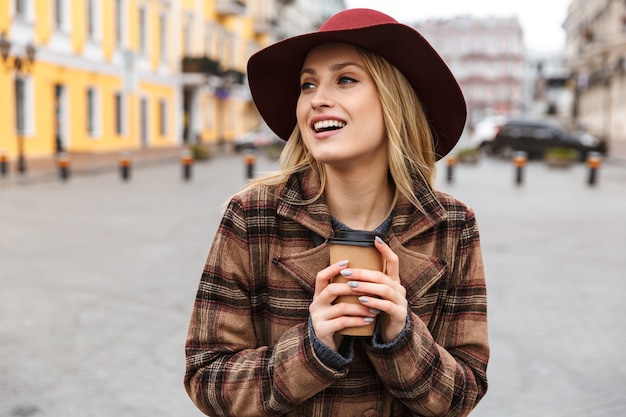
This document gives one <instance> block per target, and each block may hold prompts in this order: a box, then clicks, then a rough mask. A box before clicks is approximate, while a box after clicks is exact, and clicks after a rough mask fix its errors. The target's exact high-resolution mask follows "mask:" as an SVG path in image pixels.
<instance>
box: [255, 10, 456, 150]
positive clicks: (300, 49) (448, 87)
mask: <svg viewBox="0 0 626 417" xmlns="http://www.w3.org/2000/svg"><path fill="white" fill-rule="evenodd" d="M329 42H342V43H350V44H353V45H357V46H359V47H361V48H363V49H366V50H368V51H371V52H374V53H376V54H378V55H380V56H382V57H383V58H385V59H386V60H387V61H388V62H389V63H391V64H392V65H394V66H395V67H396V68H397V69H398V70H400V72H402V74H404V76H405V77H406V78H407V79H408V81H409V82H410V83H411V85H412V86H413V89H414V90H415V92H416V93H417V96H418V97H419V99H420V101H421V103H422V106H423V107H424V111H425V112H426V117H427V118H428V121H429V123H430V127H431V131H432V133H433V140H434V146H435V152H436V154H437V159H440V158H442V157H443V156H445V155H446V154H448V153H449V152H450V151H451V150H452V148H454V146H455V145H456V143H457V142H458V140H459V138H460V136H461V133H462V132H463V128H464V126H465V120H466V117H467V108H466V105H465V99H464V98H463V93H462V92H461V89H460V87H459V85H458V83H457V81H456V79H455V78H454V76H453V75H452V73H451V72H450V69H449V68H448V66H447V65H446V64H445V62H444V61H443V59H442V58H441V57H440V56H439V54H438V53H437V52H436V51H435V50H434V49H433V47H432V46H431V45H430V44H429V43H428V41H426V39H424V37H423V36H422V35H421V34H420V33H419V32H418V31H416V30H415V29H414V28H412V27H410V26H407V25H404V24H401V23H399V22H398V21H396V20H395V19H394V18H392V17H390V16H387V15H386V14H384V13H381V12H378V11H376V10H370V9H348V10H344V11H342V12H339V13H337V14H335V15H334V16H332V17H331V18H330V19H328V20H327V21H326V22H325V23H324V24H323V25H322V26H321V27H320V29H319V30H318V31H317V32H313V33H308V34H304V35H299V36H294V37H292V38H288V39H285V40H283V41H280V42H277V43H275V44H273V45H270V46H268V47H266V48H264V49H262V50H260V51H259V52H257V53H256V54H254V55H253V56H252V57H250V59H249V60H248V83H249V85H250V91H251V93H252V98H253V100H254V102H255V104H256V106H257V109H258V111H259V113H260V114H261V116H262V117H263V119H264V120H265V122H266V123H267V125H268V126H269V127H270V129H272V130H273V131H274V132H275V133H276V134H277V135H278V136H279V137H280V138H282V139H284V140H287V139H288V138H289V136H290V135H291V133H292V131H293V129H294V127H295V126H296V123H297V121H296V103H297V100H298V97H299V95H300V71H301V69H302V65H303V64H304V60H305V58H306V56H307V54H308V52H309V51H310V50H311V49H312V48H314V47H316V46H318V45H321V44H324V43H329Z"/></svg>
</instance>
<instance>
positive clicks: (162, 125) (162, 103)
mask: <svg viewBox="0 0 626 417" xmlns="http://www.w3.org/2000/svg"><path fill="white" fill-rule="evenodd" d="M159 134H160V135H161V136H167V101H166V100H165V99H161V100H159Z"/></svg>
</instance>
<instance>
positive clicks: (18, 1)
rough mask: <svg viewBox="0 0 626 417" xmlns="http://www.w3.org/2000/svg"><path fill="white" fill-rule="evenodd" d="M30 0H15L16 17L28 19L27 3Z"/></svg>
mask: <svg viewBox="0 0 626 417" xmlns="http://www.w3.org/2000/svg"><path fill="white" fill-rule="evenodd" d="M27 1H28V0H15V17H19V18H20V19H26V16H27V13H26V3H27Z"/></svg>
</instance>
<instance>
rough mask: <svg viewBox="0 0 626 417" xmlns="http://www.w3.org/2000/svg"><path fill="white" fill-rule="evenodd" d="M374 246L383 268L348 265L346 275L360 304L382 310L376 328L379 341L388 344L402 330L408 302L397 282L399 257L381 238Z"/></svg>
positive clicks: (398, 278) (400, 285) (398, 279)
mask: <svg viewBox="0 0 626 417" xmlns="http://www.w3.org/2000/svg"><path fill="white" fill-rule="evenodd" d="M375 245H376V249H378V251H379V252H380V253H381V254H382V256H383V259H384V261H385V268H384V271H383V272H378V271H372V270H369V269H350V265H349V264H348V268H349V269H350V271H351V275H350V276H349V277H346V278H348V279H349V280H350V281H349V285H350V287H351V288H352V291H353V293H354V294H355V295H357V296H359V300H360V301H361V303H363V305H365V306H367V307H368V308H370V309H375V310H378V311H380V312H381V313H384V314H379V315H378V321H379V323H378V328H379V331H380V337H381V339H382V340H381V341H382V342H383V343H390V342H392V341H394V340H395V339H396V338H397V337H398V335H399V334H400V332H402V329H404V326H405V324H406V319H407V311H408V302H407V300H406V289H405V288H404V287H403V286H402V284H401V283H400V275H399V269H400V268H399V261H398V256H397V255H396V254H395V253H394V252H393V251H392V250H391V248H390V247H389V246H388V245H387V244H386V243H385V242H384V241H383V240H382V239H379V238H377V239H376V243H375ZM344 276H345V275H344Z"/></svg>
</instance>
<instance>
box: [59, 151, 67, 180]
mask: <svg viewBox="0 0 626 417" xmlns="http://www.w3.org/2000/svg"><path fill="white" fill-rule="evenodd" d="M57 167H58V168H59V178H60V179H61V180H62V181H67V179H68V178H69V177H70V158H69V157H68V156H67V154H66V153H61V154H59V156H58V157H57Z"/></svg>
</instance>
